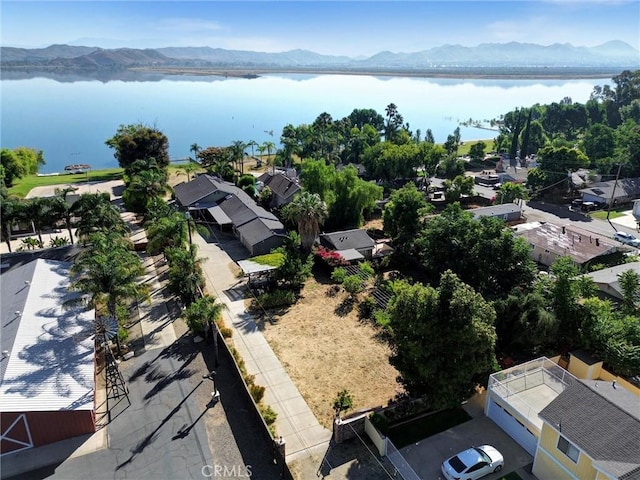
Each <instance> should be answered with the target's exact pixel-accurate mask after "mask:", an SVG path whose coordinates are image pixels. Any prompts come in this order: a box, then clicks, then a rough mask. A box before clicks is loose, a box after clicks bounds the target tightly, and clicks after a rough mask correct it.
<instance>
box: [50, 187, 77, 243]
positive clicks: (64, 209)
mask: <svg viewBox="0 0 640 480" xmlns="http://www.w3.org/2000/svg"><path fill="white" fill-rule="evenodd" d="M76 190H77V188H75V187H65V188H56V190H55V194H56V196H55V197H54V198H55V200H54V204H53V211H54V215H56V216H57V217H58V218H60V219H61V220H63V221H64V225H65V227H67V231H68V232H69V241H70V242H71V245H73V243H74V242H73V231H72V228H73V217H74V212H73V208H72V206H71V204H70V203H69V200H68V199H67V196H68V195H69V194H70V193H72V192H75V191H76Z"/></svg>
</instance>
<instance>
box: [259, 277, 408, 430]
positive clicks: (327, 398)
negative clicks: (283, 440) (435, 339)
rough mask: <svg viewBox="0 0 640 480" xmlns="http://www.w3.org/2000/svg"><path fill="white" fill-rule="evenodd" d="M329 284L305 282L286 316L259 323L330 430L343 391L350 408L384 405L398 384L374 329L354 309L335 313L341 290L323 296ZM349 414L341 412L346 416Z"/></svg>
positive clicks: (387, 351) (387, 350) (387, 352)
mask: <svg viewBox="0 0 640 480" xmlns="http://www.w3.org/2000/svg"><path fill="white" fill-rule="evenodd" d="M330 287H331V285H330V284H322V283H318V282H317V281H316V280H314V279H311V280H309V281H307V283H306V284H305V287H304V289H303V291H302V298H301V299H300V300H299V301H298V302H297V303H296V304H295V305H293V306H292V307H291V308H290V309H289V310H288V311H287V312H286V313H284V314H282V315H276V316H274V319H275V320H276V322H275V323H274V324H270V323H269V322H265V323H264V326H263V328H264V330H263V334H264V336H265V338H266V339H267V341H268V342H269V344H270V345H271V347H272V348H273V350H274V351H275V352H276V354H277V355H278V358H280V361H281V362H282V364H283V366H284V367H285V369H286V370H287V373H289V375H290V376H291V378H292V380H293V381H294V382H295V384H296V385H297V387H298V389H299V390H300V393H301V394H302V396H303V397H304V398H305V400H306V401H307V403H308V404H309V407H310V408H311V410H312V411H313V413H314V414H315V416H316V418H317V419H318V421H319V422H320V423H321V424H322V425H324V426H326V427H328V428H331V422H332V418H333V411H332V405H333V401H334V399H335V397H336V395H337V393H338V392H339V391H340V390H342V389H345V388H346V389H347V390H349V392H350V393H351V394H352V396H353V400H354V402H353V409H359V408H365V407H374V406H378V405H386V404H387V402H388V401H389V400H390V399H392V398H393V397H394V396H395V395H396V394H397V393H398V392H400V391H401V386H400V385H399V384H398V383H397V382H396V377H397V375H398V372H397V370H396V369H395V368H393V367H392V366H391V365H390V364H389V355H390V354H391V349H390V348H389V345H388V344H387V341H386V340H384V339H381V338H380V330H379V329H378V328H377V327H375V326H373V325H372V324H371V323H369V322H366V321H360V320H359V319H358V312H357V308H356V307H354V308H353V310H351V311H350V312H349V313H348V314H346V315H345V316H338V315H337V314H336V310H337V309H338V307H339V306H340V304H341V303H342V302H343V300H344V299H345V298H346V297H347V294H346V293H344V291H342V292H340V293H339V294H338V295H336V296H335V297H329V296H327V291H328V290H329V288H330ZM348 413H349V412H347V414H348Z"/></svg>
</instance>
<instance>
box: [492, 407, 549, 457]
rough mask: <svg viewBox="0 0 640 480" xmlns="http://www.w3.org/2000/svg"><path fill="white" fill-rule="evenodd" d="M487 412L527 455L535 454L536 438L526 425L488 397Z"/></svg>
mask: <svg viewBox="0 0 640 480" xmlns="http://www.w3.org/2000/svg"><path fill="white" fill-rule="evenodd" d="M487 413H488V415H487V416H488V417H489V418H490V419H491V420H493V421H494V422H495V423H496V425H498V426H499V427H500V428H502V429H503V430H504V431H505V432H507V434H508V435H509V436H510V437H511V438H513V439H514V440H515V441H516V442H518V444H519V445H520V446H521V447H522V448H524V449H525V450H526V451H527V452H528V453H529V455H531V456H532V457H533V456H535V454H536V446H537V445H538V439H537V437H536V436H535V435H534V434H533V433H531V432H530V431H529V430H528V429H527V427H525V426H524V425H523V424H521V423H520V422H519V421H518V420H516V419H515V418H514V417H513V416H512V415H511V414H509V413H507V412H506V411H505V410H504V409H503V408H502V407H501V406H500V405H498V404H497V403H495V402H494V401H493V399H491V398H489V408H488V412H487Z"/></svg>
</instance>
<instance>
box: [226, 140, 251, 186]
mask: <svg viewBox="0 0 640 480" xmlns="http://www.w3.org/2000/svg"><path fill="white" fill-rule="evenodd" d="M246 147H247V146H246V144H245V143H244V142H243V141H242V140H235V141H234V142H232V143H231V145H230V146H229V152H230V155H231V161H232V162H233V164H234V165H235V171H236V177H238V176H239V175H243V174H244V157H246V156H247V152H245V148H246Z"/></svg>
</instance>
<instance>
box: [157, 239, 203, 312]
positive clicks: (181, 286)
mask: <svg viewBox="0 0 640 480" xmlns="http://www.w3.org/2000/svg"><path fill="white" fill-rule="evenodd" d="M165 253H166V255H167V260H168V262H169V285H168V286H169V290H170V291H171V292H173V293H174V294H176V295H178V296H179V297H180V300H181V301H182V303H183V304H184V305H185V306H187V307H188V306H189V305H191V304H192V303H193V302H194V301H195V300H196V299H197V298H198V297H199V296H200V295H201V293H202V290H203V289H204V285H205V280H204V274H203V272H202V267H201V263H202V260H204V259H203V258H198V256H197V253H198V249H197V247H196V245H190V248H189V249H188V250H186V249H184V248H182V247H170V248H167V249H166V250H165Z"/></svg>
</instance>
